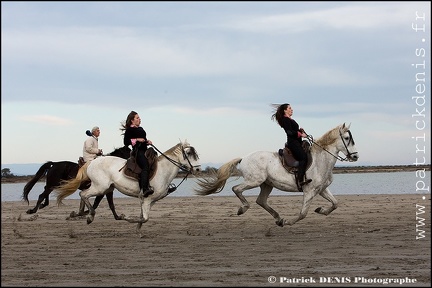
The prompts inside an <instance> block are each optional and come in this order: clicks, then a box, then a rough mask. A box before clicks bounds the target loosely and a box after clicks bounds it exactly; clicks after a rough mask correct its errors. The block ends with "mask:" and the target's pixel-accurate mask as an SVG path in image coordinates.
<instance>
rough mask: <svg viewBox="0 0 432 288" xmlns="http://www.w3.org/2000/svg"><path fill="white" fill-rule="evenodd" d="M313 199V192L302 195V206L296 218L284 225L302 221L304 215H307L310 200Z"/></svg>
mask: <svg viewBox="0 0 432 288" xmlns="http://www.w3.org/2000/svg"><path fill="white" fill-rule="evenodd" d="M314 197H315V192H314V191H313V190H311V191H307V192H304V193H303V206H302V208H301V210H300V213H299V215H298V216H297V217H296V218H294V219H292V220H289V221H285V224H288V225H294V223H296V222H298V221H300V220H302V219H303V218H305V217H306V215H307V213H308V211H309V207H310V204H311V202H312V199H313V198H314Z"/></svg>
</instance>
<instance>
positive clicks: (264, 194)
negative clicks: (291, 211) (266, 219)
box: [256, 183, 284, 227]
mask: <svg viewBox="0 0 432 288" xmlns="http://www.w3.org/2000/svg"><path fill="white" fill-rule="evenodd" d="M260 187H261V191H260V194H259V195H258V198H257V200H256V203H257V204H258V205H260V206H261V207H262V208H264V209H265V210H266V211H267V212H269V213H270V214H271V215H272V216H273V218H274V219H275V220H276V224H277V225H278V226H280V227H283V225H284V220H283V219H282V218H280V216H279V213H277V212H276V211H275V210H274V209H273V208H271V207H270V205H268V203H267V199H268V197H269V195H270V193H271V191H272V190H273V187H272V186H270V185H267V184H265V183H263V184H261V185H260Z"/></svg>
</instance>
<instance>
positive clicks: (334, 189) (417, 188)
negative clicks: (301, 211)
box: [1, 171, 431, 201]
mask: <svg viewBox="0 0 432 288" xmlns="http://www.w3.org/2000/svg"><path fill="white" fill-rule="evenodd" d="M196 180H197V179H196V178H193V177H189V178H187V179H186V180H185V181H183V182H182V183H181V184H180V182H181V181H182V178H175V179H174V180H173V183H174V184H175V185H179V184H180V185H179V186H178V187H177V190H176V191H175V192H173V193H172V194H170V195H169V196H168V197H191V196H195V197H197V196H196V195H195V193H194V189H195V188H197V187H198V186H197V183H196ZM242 181H243V178H241V177H240V178H239V177H231V178H229V179H228V180H227V183H226V185H225V187H224V189H223V190H222V191H221V192H219V193H218V194H214V196H235V195H234V193H233V192H232V190H231V188H232V187H233V186H235V185H237V184H239V183H241V182H242ZM25 184H26V183H11V184H1V201H20V200H22V193H23V189H24V186H25ZM430 185H431V172H430V171H426V177H425V178H420V177H418V175H416V172H384V173H346V174H334V175H333V183H332V184H330V186H329V189H330V192H331V193H332V194H333V195H362V194H410V193H412V194H429V193H430ZM44 186H45V182H37V183H36V184H35V186H34V187H33V189H32V190H31V191H30V193H29V195H28V196H29V200H37V199H38V197H39V194H41V193H42V192H43V189H44ZM259 191H260V190H259V188H253V189H250V190H247V191H245V192H244V193H243V195H245V196H253V195H258V194H259ZM301 194H302V193H300V192H284V191H281V190H278V189H273V191H272V193H271V194H270V197H271V196H272V195H301ZM114 197H128V196H126V195H124V194H122V193H120V192H119V191H117V190H114ZM55 198H56V195H55V193H53V192H52V193H51V194H50V200H51V199H52V200H53V201H55ZM68 198H69V199H79V193H78V191H77V192H75V193H74V194H72V195H70V196H69V197H68Z"/></svg>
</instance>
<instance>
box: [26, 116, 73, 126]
mask: <svg viewBox="0 0 432 288" xmlns="http://www.w3.org/2000/svg"><path fill="white" fill-rule="evenodd" d="M20 120H21V121H24V122H31V123H40V124H49V125H54V126H68V125H72V124H73V121H71V120H69V119H64V118H60V117H56V116H51V115H29V116H21V117H20Z"/></svg>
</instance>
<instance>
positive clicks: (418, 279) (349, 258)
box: [1, 194, 431, 287]
mask: <svg viewBox="0 0 432 288" xmlns="http://www.w3.org/2000/svg"><path fill="white" fill-rule="evenodd" d="M245 195H247V194H245ZM336 198H337V199H338V201H339V207H338V209H336V210H335V211H333V212H332V214H330V215H328V216H323V215H319V214H317V213H315V212H314V210H315V208H317V207H320V206H327V205H329V204H328V202H327V201H326V200H324V199H323V198H321V197H317V198H315V199H314V201H313V203H312V206H311V209H310V210H309V214H308V215H307V217H306V218H305V219H303V220H301V221H300V222H298V223H296V224H294V225H293V226H284V227H279V226H277V225H276V224H275V222H274V220H273V218H272V216H271V215H270V214H269V213H267V212H266V211H265V210H264V209H262V208H261V207H259V206H258V205H257V204H256V203H255V199H256V196H251V197H247V199H248V200H249V201H250V203H251V208H250V209H249V211H247V213H246V214H244V215H241V216H237V209H238V207H239V206H240V201H239V200H238V199H237V198H236V197H235V196H232V197H220V196H219V197H218V196H216V197H215V196H203V197H190V198H189V197H188V198H186V197H167V198H165V199H162V200H160V201H158V202H157V203H155V205H154V206H153V207H152V210H151V212H150V220H149V221H148V222H147V223H145V224H143V227H142V231H143V234H144V236H143V237H141V238H140V237H139V236H138V235H137V233H136V231H135V228H136V224H131V223H128V222H126V221H116V220H114V218H113V216H112V214H111V211H110V210H109V208H108V204H107V202H106V200H105V199H104V200H103V201H102V203H101V205H100V207H99V208H98V209H97V211H96V216H95V220H94V222H93V223H91V224H89V225H88V224H87V223H86V219H85V218H80V219H75V220H67V219H66V218H67V217H68V216H69V213H70V212H71V211H76V210H77V209H78V206H79V200H70V199H66V200H65V201H64V205H62V206H60V207H59V206H56V205H55V202H53V203H51V205H50V206H48V207H47V208H44V209H41V210H39V211H38V213H37V214H35V215H27V214H26V213H25V211H26V210H27V209H28V208H29V206H28V205H27V203H25V202H2V208H1V209H2V210H1V211H2V215H1V219H2V220H1V221H2V226H1V233H2V243H1V286H2V287H4V286H20V287H23V286H24V287H26V286H33V287H36V286H39V287H42V286H44V287H47V286H52V287H53V286H56V287H60V286H63V287H65V286H87V287H90V286H91V287H126V286H136V287H138V286H139V287H149V286H185V287H186V286H189V287H202V286H226V287H228V286H231V287H232V286H238V287H240V286H269V287H288V286H301V287H304V286H314V287H316V286H340V287H342V286H343V287H346V286H371V287H376V286H397V287H404V286H411V287H416V286H423V287H430V285H431V276H430V273H431V252H430V248H431V233H430V231H431V230H430V228H431V226H430V223H431V221H430V220H431V219H430V213H431V210H430V208H431V207H430V202H431V198H430V195H413V194H410V195H352V196H349V195H346V196H337V197H336ZM423 198H425V199H423ZM114 201H115V204H116V208H117V212H118V213H124V214H126V215H127V216H139V213H140V206H139V201H138V199H135V198H120V199H114ZM301 201H302V197H301V196H288V195H287V196H270V198H269V204H270V205H271V206H272V207H273V208H274V209H275V210H276V211H278V212H279V214H280V215H281V216H282V217H284V218H285V219H289V218H292V217H294V216H295V215H296V214H297V213H298V212H299V209H300V208H301ZM34 204H35V201H31V203H30V207H33V206H34ZM422 231H423V232H422ZM385 282H387V283H389V284H386V283H385ZM400 283H403V284H400Z"/></svg>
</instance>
